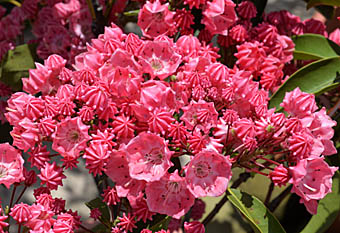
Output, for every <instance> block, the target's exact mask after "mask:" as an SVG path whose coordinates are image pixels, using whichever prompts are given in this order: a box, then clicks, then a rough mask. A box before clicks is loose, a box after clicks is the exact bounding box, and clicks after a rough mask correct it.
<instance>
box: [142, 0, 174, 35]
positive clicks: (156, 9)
mask: <svg viewBox="0 0 340 233" xmlns="http://www.w3.org/2000/svg"><path fill="white" fill-rule="evenodd" d="M168 7H169V3H166V4H161V2H160V1H159V0H156V1H154V2H153V3H152V2H149V1H147V2H146V4H144V6H143V8H142V9H141V10H140V12H139V14H138V23H137V24H138V26H140V28H141V29H142V32H143V35H144V36H147V37H156V36H159V35H169V34H172V29H173V27H174V21H173V15H174V12H171V11H169V9H168Z"/></svg>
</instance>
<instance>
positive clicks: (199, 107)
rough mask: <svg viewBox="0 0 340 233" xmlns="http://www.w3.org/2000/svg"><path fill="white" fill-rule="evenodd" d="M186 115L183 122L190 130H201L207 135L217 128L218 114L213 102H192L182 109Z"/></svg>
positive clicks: (183, 116)
mask: <svg viewBox="0 0 340 233" xmlns="http://www.w3.org/2000/svg"><path fill="white" fill-rule="evenodd" d="M182 110H183V112H184V114H183V115H182V116H181V120H182V121H184V123H185V126H186V127H187V128H188V129H189V130H193V129H194V128H197V129H201V130H203V131H204V132H205V133H207V132H208V131H209V130H210V129H211V128H213V127H216V126H217V118H218V113H217V111H216V109H215V107H214V103H213V102H206V101H204V100H199V101H198V102H195V101H191V103H190V105H188V106H186V107H183V108H182Z"/></svg>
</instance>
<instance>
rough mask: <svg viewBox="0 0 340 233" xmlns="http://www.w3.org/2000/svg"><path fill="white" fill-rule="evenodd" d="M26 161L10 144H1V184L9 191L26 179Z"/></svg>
mask: <svg viewBox="0 0 340 233" xmlns="http://www.w3.org/2000/svg"><path fill="white" fill-rule="evenodd" d="M23 165H24V160H23V158H22V156H21V153H20V152H19V151H18V150H17V149H15V148H14V147H12V146H11V145H10V144H8V143H2V144H0V184H4V185H5V186H6V187H7V188H8V189H9V188H10V186H11V185H12V184H14V183H15V182H20V181H21V180H23V179H24V176H23Z"/></svg>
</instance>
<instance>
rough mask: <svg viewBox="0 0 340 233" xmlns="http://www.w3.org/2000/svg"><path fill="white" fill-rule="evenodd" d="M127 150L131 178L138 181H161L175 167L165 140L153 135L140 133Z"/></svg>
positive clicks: (127, 146)
mask: <svg viewBox="0 0 340 233" xmlns="http://www.w3.org/2000/svg"><path fill="white" fill-rule="evenodd" d="M125 150H126V152H127V160H128V162H129V169H130V176H131V177H132V178H134V179H137V180H145V181H147V182H151V181H156V180H159V179H161V178H162V176H163V175H164V174H165V173H166V172H167V170H168V169H169V168H170V167H171V166H172V165H173V164H172V163H171V162H170V158H171V155H172V152H170V150H169V148H168V147H167V145H166V142H165V140H164V139H163V138H161V137H160V136H158V135H156V134H153V133H146V132H142V133H140V134H139V135H138V136H137V137H135V138H133V139H132V140H131V141H130V142H129V144H128V145H126V148H125Z"/></svg>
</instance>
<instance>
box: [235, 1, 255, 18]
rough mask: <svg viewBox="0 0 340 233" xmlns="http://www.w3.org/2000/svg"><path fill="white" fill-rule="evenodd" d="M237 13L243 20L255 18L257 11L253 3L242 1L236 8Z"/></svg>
mask: <svg viewBox="0 0 340 233" xmlns="http://www.w3.org/2000/svg"><path fill="white" fill-rule="evenodd" d="M237 13H238V15H239V16H241V17H242V18H243V19H252V18H254V17H255V16H256V14H257V10H256V7H255V5H254V3H252V2H251V1H242V2H241V3H240V4H239V5H238V6H237Z"/></svg>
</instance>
